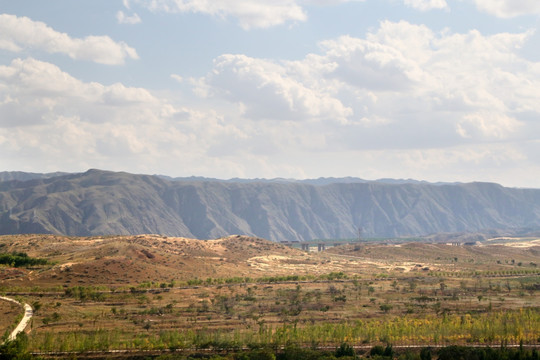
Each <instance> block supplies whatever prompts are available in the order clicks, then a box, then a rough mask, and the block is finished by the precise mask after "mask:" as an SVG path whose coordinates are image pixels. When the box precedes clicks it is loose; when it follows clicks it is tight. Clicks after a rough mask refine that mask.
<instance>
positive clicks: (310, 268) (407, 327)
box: [0, 237, 540, 352]
mask: <svg viewBox="0 0 540 360" xmlns="http://www.w3.org/2000/svg"><path fill="white" fill-rule="evenodd" d="M233 240H235V239H225V240H222V241H220V242H215V243H208V242H206V243H205V242H197V241H196V240H194V241H185V242H182V241H180V240H178V241H177V240H175V239H165V238H162V239H157V238H153V237H149V238H147V239H146V240H145V241H143V240H142V239H138V240H136V239H135V238H133V237H131V238H111V239H108V240H107V239H106V240H104V241H97V242H96V241H95V240H89V239H64V238H62V239H56V240H55V241H56V244H53V243H54V242H53V241H51V238H49V237H43V238H39V239H38V238H35V237H34V238H23V237H20V238H18V239H17V240H16V241H13V239H8V238H1V239H0V243H2V242H3V243H5V244H6V245H4V246H3V248H4V249H6V250H9V251H14V250H16V251H27V252H28V253H29V254H30V255H31V256H35V257H40V258H46V259H48V260H49V264H48V265H40V266H34V267H32V268H16V269H14V268H9V267H6V266H4V267H2V268H0V276H2V280H1V281H0V294H6V295H8V296H11V297H16V298H18V299H21V300H23V301H26V302H28V303H29V304H32V306H33V307H34V309H35V316H34V318H33V320H32V322H31V325H30V330H31V331H30V333H29V343H28V348H29V350H30V351H34V352H47V351H88V350H111V349H115V350H119V349H147V350H161V349H165V350H170V349H214V350H216V351H217V350H219V349H243V348H246V347H247V348H259V347H268V346H270V347H272V348H285V347H287V346H290V345H291V344H294V345H297V346H300V347H303V348H328V347H330V348H332V347H338V346H339V345H340V344H343V343H347V344H350V345H354V346H369V347H372V346H376V345H381V346H386V345H388V344H391V345H393V346H401V345H420V346H429V345H445V346H446V345H472V344H480V345H490V346H500V345H501V344H520V343H521V344H524V345H530V344H538V343H540V296H539V290H540V276H539V275H540V269H539V268H538V267H537V264H536V262H537V260H538V259H539V255H540V247H538V246H537V245H535V243H534V242H532V243H529V245H528V246H525V245H520V246H516V243H515V242H514V243H513V245H512V246H507V245H504V244H503V245H501V244H497V245H489V246H487V245H486V246H471V247H456V246H449V245H442V244H417V243H410V244H399V245H377V244H369V245H368V244H363V245H358V244H351V245H346V246H342V247H337V248H333V249H331V250H328V251H325V252H321V253H310V254H306V253H302V252H301V251H297V250H294V249H289V248H285V247H283V246H281V245H279V244H273V243H269V242H266V241H264V240H260V239H251V238H238V239H236V240H237V241H233ZM30 242H32V245H31V246H30V245H29V243H30ZM165 242H168V243H169V244H165ZM90 254H91V255H90ZM156 259H157V260H156ZM130 262H131V263H130ZM122 272H123V273H122ZM2 306H3V307H0V316H1V317H2V324H4V323H9V322H10V321H11V319H13V311H12V310H9V311H8V310H5V311H4V309H5V306H7V305H6V304H3V303H2ZM6 311H7V312H6Z"/></svg>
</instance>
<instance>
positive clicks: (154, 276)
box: [0, 235, 306, 286]
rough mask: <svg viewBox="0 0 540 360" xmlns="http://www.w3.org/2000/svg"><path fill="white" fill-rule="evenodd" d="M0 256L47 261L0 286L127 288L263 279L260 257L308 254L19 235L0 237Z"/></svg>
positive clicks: (238, 243)
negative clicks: (257, 264) (219, 279)
mask: <svg viewBox="0 0 540 360" xmlns="http://www.w3.org/2000/svg"><path fill="white" fill-rule="evenodd" d="M0 246H1V247H0V250H1V252H14V251H16V252H26V253H27V254H28V255H29V256H32V257H39V258H46V259H48V260H49V261H50V262H52V263H54V264H55V265H54V266H49V267H46V268H45V269H34V270H32V269H20V268H19V269H10V268H2V269H0V281H7V282H17V283H20V284H21V285H22V284H30V283H32V284H41V285H50V286H53V285H67V286H76V285H89V284H93V285H115V286H119V285H127V284H136V283H141V282H145V281H151V282H171V281H173V280H175V281H178V280H188V279H194V278H200V279H206V278H208V277H234V276H242V277H260V276H264V275H266V274H267V272H264V273H263V271H262V270H261V268H260V267H252V266H251V262H253V260H252V259H253V258H256V257H257V256H259V255H261V254H265V255H266V256H279V257H286V258H300V259H301V258H303V257H306V255H305V253H303V252H301V251H299V250H295V249H291V248H289V247H286V246H284V245H281V244H277V243H274V242H270V241H267V240H264V239H259V238H254V237H248V236H240V235H235V236H229V237H225V238H220V239H215V240H196V239H187V238H176V237H165V236H158V235H137V236H109V237H85V238H83V237H64V236H55V235H14V236H2V237H0Z"/></svg>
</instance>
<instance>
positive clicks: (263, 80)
mask: <svg viewBox="0 0 540 360" xmlns="http://www.w3.org/2000/svg"><path fill="white" fill-rule="evenodd" d="M214 65H215V66H214V71H213V72H212V73H210V74H209V75H208V76H207V77H206V79H205V80H204V83H205V85H206V86H209V87H211V89H212V95H214V96H221V97H224V98H226V99H228V100H229V101H232V102H235V103H239V104H241V107H242V109H245V116H247V117H250V118H252V119H279V120H299V119H306V118H326V119H334V120H337V121H344V120H345V118H346V117H347V116H349V115H351V113H352V112H351V109H349V108H347V107H345V106H343V104H342V103H341V102H340V101H339V100H338V99H336V98H335V97H333V96H332V94H331V93H330V92H331V89H329V88H326V89H323V88H315V87H313V86H307V85H306V84H303V83H302V82H301V81H300V80H299V79H297V78H296V77H295V76H294V74H291V73H288V71H289V70H288V66H287V65H281V64H278V63H274V62H271V61H266V60H261V59H254V58H250V57H248V56H245V55H222V56H220V57H219V58H217V59H216V60H215V61H214ZM312 85H313V84H312Z"/></svg>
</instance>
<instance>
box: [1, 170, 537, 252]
mask: <svg viewBox="0 0 540 360" xmlns="http://www.w3.org/2000/svg"><path fill="white" fill-rule="evenodd" d="M352 179H355V178H349V180H345V181H342V182H339V181H337V180H336V181H334V182H332V181H330V180H329V179H325V180H324V181H323V180H321V181H320V182H316V183H317V184H316V185H314V184H311V183H305V182H302V181H297V182H295V181H257V180H250V181H246V182H242V181H233V180H230V181H218V180H201V179H198V178H188V179H185V178H184V179H180V180H179V179H167V178H164V177H162V176H155V175H154V176H152V175H134V174H128V173H123V172H110V171H101V170H89V171H87V172H85V173H80V174H67V175H59V176H52V177H36V178H33V179H31V180H27V181H20V180H18V181H2V182H0V233H1V234H17V233H53V234H64V235H70V236H89V235H107V234H119V235H127V234H143V233H153V234H163V235H169V236H185V237H192V238H199V239H210V238H217V237H221V236H226V235H230V234H243V235H250V236H258V237H262V238H266V239H269V240H273V241H282V240H311V239H321V238H354V237H356V236H357V235H358V229H359V228H361V231H362V235H363V236H366V237H401V236H421V235H427V234H435V233H443V232H476V231H485V230H492V229H494V230H504V231H514V232H515V231H521V230H522V229H528V230H531V231H534V230H538V229H540V190H538V189H513V188H505V187H503V186H500V185H497V184H492V183H468V184H429V183H424V182H416V181H412V182H407V181H406V180H403V181H404V182H401V181H397V183H392V182H391V181H386V182H384V181H382V182H368V181H361V179H360V180H358V181H357V182H355V181H353V180H352Z"/></svg>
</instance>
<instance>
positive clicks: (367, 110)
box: [196, 21, 540, 151]
mask: <svg viewBox="0 0 540 360" xmlns="http://www.w3.org/2000/svg"><path fill="white" fill-rule="evenodd" d="M530 36H531V32H524V33H517V34H510V33H500V34H495V35H490V36H485V35H483V34H481V33H479V32H478V31H475V30H473V31H470V32H468V33H455V34H453V33H449V32H447V31H446V32H443V33H435V32H433V31H432V30H430V29H429V28H427V27H426V26H423V25H414V24H410V23H408V22H405V21H401V22H397V23H394V22H390V21H383V22H382V23H381V24H380V26H379V28H378V29H375V30H374V31H372V32H370V33H368V34H367V35H366V36H365V37H363V38H355V37H351V36H342V37H339V38H336V39H333V40H327V41H323V42H322V43H321V44H320V49H321V51H320V52H319V53H317V54H308V55H307V56H306V57H305V58H304V59H303V60H300V61H294V62H287V61H271V60H268V59H256V58H252V57H248V56H245V55H223V56H220V57H218V58H217V59H216V60H215V61H214V68H213V70H212V71H211V72H209V73H208V75H207V76H205V77H204V78H201V79H199V80H198V81H197V82H196V84H197V86H196V87H197V90H198V92H199V93H204V94H205V96H207V97H216V98H220V99H225V100H227V101H230V102H231V103H234V104H238V108H239V109H240V111H241V115H242V116H243V117H245V118H246V119H251V120H259V119H266V120H283V119H287V120H294V121H299V122H305V124H309V126H314V124H315V123H318V124H321V125H320V126H321V128H320V131H322V133H323V134H325V135H324V139H320V140H319V141H318V142H319V143H325V144H327V145H328V146H329V147H333V148H341V149H343V150H344V151H346V150H347V149H356V150H360V149H378V148H388V147H390V148H401V149H407V148H437V147H441V146H442V147H447V146H457V145H459V144H463V143H466V142H470V141H478V142H489V141H494V140H497V141H498V140H504V139H506V140H509V141H512V139H519V138H520V137H523V136H525V134H526V130H525V129H526V128H527V126H526V124H527V122H528V120H527V118H530V114H531V113H533V114H540V98H539V95H538V93H537V92H535V91H533V88H535V87H537V88H540V76H539V74H538V72H537V71H536V70H535V69H538V64H536V63H533V62H530V61H527V60H525V59H524V58H522V57H520V55H519V51H518V50H519V48H520V47H521V46H522V45H523V44H524V43H525V42H526V41H527V40H528V39H529V38H530ZM524 114H529V115H527V116H525V115H524ZM336 121H337V123H338V124H341V125H340V126H335V125H329V124H335V122H336ZM305 126H308V125H305Z"/></svg>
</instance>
